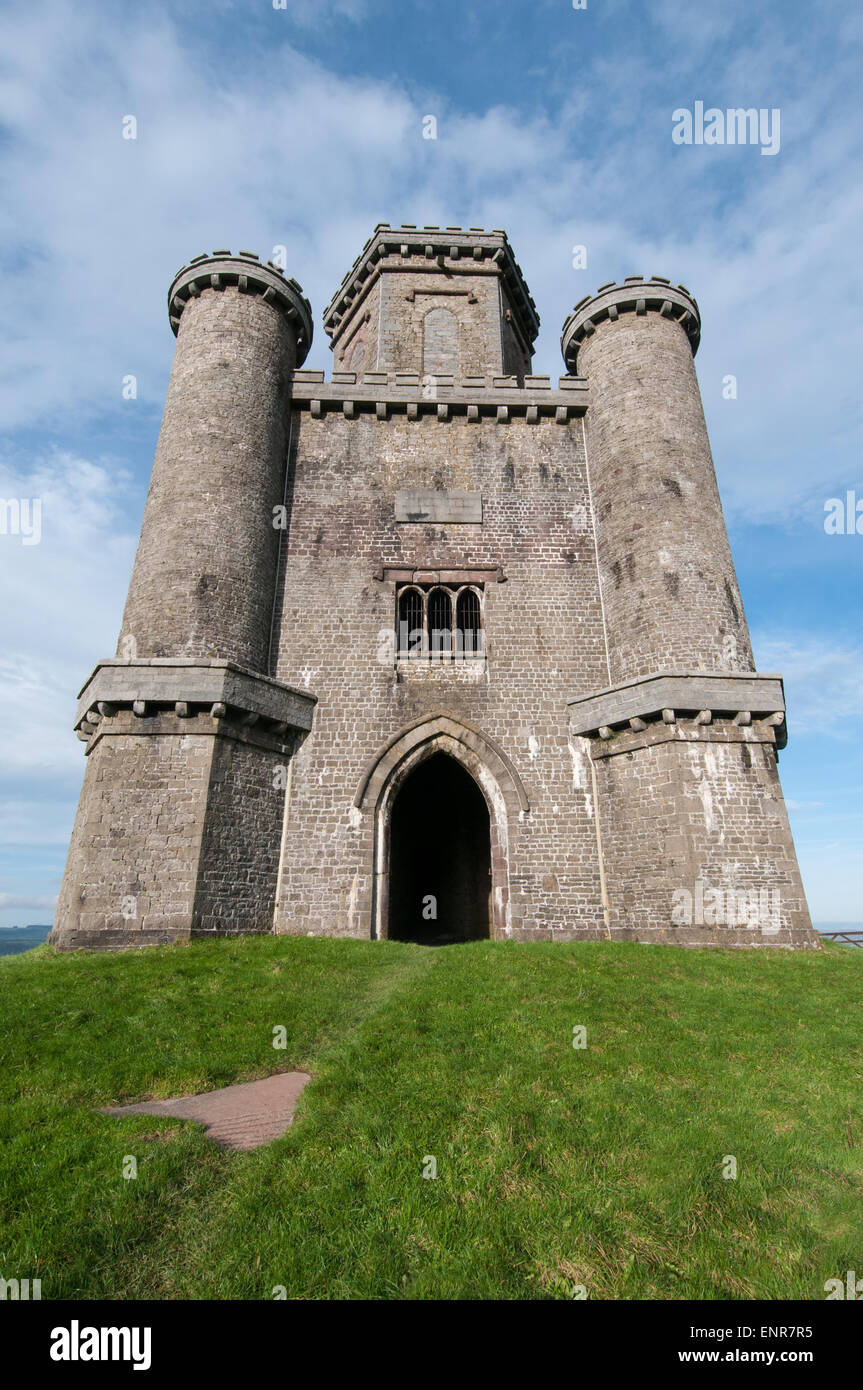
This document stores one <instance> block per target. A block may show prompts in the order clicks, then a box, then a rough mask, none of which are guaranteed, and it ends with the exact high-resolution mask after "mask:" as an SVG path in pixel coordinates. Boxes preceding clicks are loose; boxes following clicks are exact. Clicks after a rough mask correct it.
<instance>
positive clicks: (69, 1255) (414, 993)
mask: <svg viewBox="0 0 863 1390" xmlns="http://www.w3.org/2000/svg"><path fill="white" fill-rule="evenodd" d="M861 996H863V951H858V950H851V949H847V948H842V947H827V948H826V949H825V950H824V951H823V952H819V953H818V954H810V953H790V952H785V951H751V952H743V951H738V952H730V951H729V952H724V951H685V950H679V949H676V948H673V947H668V946H656V947H653V946H638V945H610V944H585V945H564V944H552V945H535V946H526V945H522V946H517V945H512V944H509V943H489V942H480V943H475V944H472V945H465V946H458V947H451V948H448V949H436V950H429V949H424V948H422V947H418V946H408V945H399V944H397V943H368V942H357V941H326V940H310V939H307V938H287V937H280V938H264V939H247V940H243V941H219V942H213V943H199V944H193V945H191V946H188V947H183V948H164V949H157V950H149V951H144V952H130V953H127V954H123V955H99V956H91V955H86V954H83V953H78V954H74V955H65V956H57V955H55V954H54V953H53V952H52V951H51V949H50V948H49V947H42V948H40V949H39V950H37V951H34V952H31V953H29V954H28V955H25V956H17V957H14V956H13V957H9V958H5V959H0V1039H2V1043H0V1046H2V1069H1V1070H0V1098H2V1101H3V1105H2V1108H0V1275H3V1276H4V1277H6V1278H10V1277H18V1278H28V1277H29V1278H41V1280H42V1296H43V1298H109V1299H110V1298H189V1299H196V1298H238V1299H261V1298H270V1297H271V1296H272V1290H273V1288H274V1286H276V1285H284V1286H285V1288H286V1289H287V1295H288V1297H289V1298H295V1297H297V1298H374V1299H379V1298H383V1299H391V1298H409V1299H428V1298H448V1299H451V1298H476V1299H488V1298H506V1299H533V1298H561V1297H570V1296H571V1290H572V1286H573V1285H574V1284H583V1285H584V1286H585V1287H586V1290H587V1293H588V1296H589V1297H591V1298H600V1299H630V1298H651V1299H678V1298H696V1299H717V1298H731V1299H748V1298H804V1299H823V1298H824V1290H823V1286H824V1283H825V1280H827V1279H828V1278H832V1277H834V1276H839V1277H844V1272H845V1271H846V1270H848V1269H856V1270H863V1220H861V1215H860V1213H861V1197H863V1122H861V1107H860V1099H861V1040H860V1016H861V1014H860V1005H861ZM280 1024H281V1025H284V1027H285V1028H286V1029H287V1035H288V1047H287V1050H285V1051H276V1050H274V1048H273V1046H272V1039H273V1029H274V1027H275V1026H276V1025H280ZM577 1024H583V1025H585V1026H586V1028H587V1043H588V1046H587V1048H586V1049H584V1050H576V1049H574V1048H573V1046H572V1037H573V1031H572V1030H573V1026H574V1025H577ZM293 1067H301V1068H304V1069H306V1070H308V1071H310V1072H311V1073H312V1075H313V1077H314V1080H313V1082H312V1084H311V1085H310V1086H308V1087H307V1089H306V1091H305V1092H304V1095H303V1097H302V1099H301V1101H300V1105H299V1109H298V1112H297V1118H296V1120H295V1123H294V1126H293V1127H292V1129H291V1130H289V1131H288V1133H287V1134H286V1135H285V1136H284V1137H283V1138H281V1139H279V1140H277V1141H276V1142H275V1143H272V1144H270V1145H268V1146H266V1147H265V1148H262V1149H258V1150H256V1151H254V1152H252V1153H248V1154H237V1153H229V1152H225V1151H223V1150H220V1149H218V1148H217V1147H216V1146H215V1145H214V1144H212V1143H211V1142H210V1141H209V1140H207V1139H205V1138H204V1137H203V1132H202V1130H201V1128H200V1126H198V1125H195V1124H191V1123H187V1122H181V1121H178V1120H170V1119H162V1118H155V1117H152V1116H146V1115H144V1116H134V1117H129V1118H127V1119H115V1118H112V1117H109V1116H104V1115H100V1114H98V1113H97V1112H96V1108H97V1107H99V1106H102V1105H109V1104H122V1103H128V1102H131V1101H134V1100H141V1099H146V1098H151V1097H157V1098H164V1097H167V1096H172V1095H179V1094H188V1093H189V1092H192V1091H196V1090H202V1089H213V1088H216V1087H220V1086H225V1085H228V1084H230V1083H231V1082H234V1081H247V1080H251V1079H254V1078H256V1077H260V1076H265V1075H268V1074H269V1073H270V1072H272V1071H282V1070H289V1069H291V1068H293ZM127 1154H132V1155H134V1156H135V1157H136V1158H137V1160H138V1177H137V1179H136V1180H133V1181H126V1180H124V1178H123V1176H122V1169H123V1160H124V1156H125V1155H127ZM426 1155H434V1156H435V1158H436V1160H437V1173H438V1175H437V1178H436V1179H434V1180H430V1179H424V1178H423V1176H422V1171H423V1160H424V1158H425V1156H426ZM725 1155H734V1156H735V1157H736V1159H737V1163H738V1176H737V1179H736V1180H733V1181H730V1180H726V1179H724V1178H723V1176H722V1164H723V1157H724V1156H725Z"/></svg>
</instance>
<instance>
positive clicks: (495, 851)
mask: <svg viewBox="0 0 863 1390" xmlns="http://www.w3.org/2000/svg"><path fill="white" fill-rule="evenodd" d="M437 754H444V755H446V757H447V759H448V760H450V761H452V762H455V763H456V764H457V765H458V767H459V769H460V770H461V771H463V772H464V773H465V774H466V775H467V776H468V778H469V779H470V781H472V782H473V784H474V786H475V787H476V789H477V790H478V791H479V792H480V794H481V795H482V797H483V800H484V801H485V806H486V815H487V816H488V821H489V838H490V845H491V849H490V859H491V904H490V908H489V918H490V926H489V927H487V928H486V930H485V934H486V935H489V936H492V937H494V938H496V939H502V938H505V937H508V936H510V935H511V932H512V927H511V918H510V888H509V857H510V840H511V835H512V832H513V830H515V831H516V832H517V828H518V826H519V825H520V823H521V822H522V820H523V819H524V818H525V817H526V816H527V815H528V814H529V812H530V803H529V801H528V799H527V794H526V792H525V789H524V786H523V784H522V781H521V778H520V777H519V775H518V773H517V771H516V769H515V767H514V766H513V764H512V762H511V761H510V759H509V758H508V757H507V755H506V753H505V752H504V750H503V749H502V748H501V747H500V746H499V745H498V744H496V743H495V741H494V740H493V739H492V738H490V737H489V735H488V734H485V733H483V732H482V731H481V730H480V729H477V728H476V727H475V726H473V725H470V724H465V723H464V722H462V721H461V720H457V719H455V718H453V716H452V715H450V714H449V713H448V712H445V711H441V712H440V713H439V714H431V715H423V716H421V717H420V718H418V719H414V720H412V721H411V723H410V724H406V725H404V726H403V727H402V728H401V729H400V730H398V731H397V732H396V733H394V734H393V735H392V737H391V738H390V739H389V741H388V742H387V743H386V744H385V745H384V747H383V748H382V749H381V750H380V751H379V752H378V753H376V754H375V756H374V757H373V758H372V759H371V760H370V761H369V762H368V763H367V764H366V766H365V769H364V770H363V773H362V775H361V777H360V780H359V784H358V786H357V790H356V793H355V795H354V802H353V809H354V812H355V813H356V816H357V820H356V822H355V824H356V825H357V826H358V828H359V827H361V826H362V825H363V821H364V813H371V824H369V825H368V828H369V830H370V831H371V837H370V838H371V843H370V845H369V848H370V850H371V864H370V867H371V870H372V874H371V878H372V883H371V888H372V893H371V903H370V905H369V906H370V912H369V918H370V920H369V926H370V928H371V930H370V936H371V937H372V939H376V940H380V939H381V938H385V937H387V936H389V935H390V910H389V898H390V881H391V872H390V866H391V854H390V849H391V844H392V829H393V806H394V804H395V802H396V799H397V797H398V794H399V792H400V791H401V789H402V787H404V786H405V785H406V783H407V782H408V781H409V779H410V778H411V777H412V776H413V774H414V772H416V771H417V770H418V769H420V768H421V767H422V765H423V764H424V763H425V762H426V761H430V760H431V759H432V758H433V757H434V756H435V755H437ZM462 786H464V784H462ZM437 804H438V805H439V804H440V802H438V803H437ZM425 816H426V827H425V828H426V833H427V834H428V833H429V832H430V831H431V830H433V826H432V825H431V823H430V821H429V818H428V807H426V811H425ZM366 824H368V822H366ZM414 844H416V839H414ZM482 852H483V853H484V851H482ZM480 882H483V880H480ZM438 921H439V922H440V921H441V918H440V916H438ZM474 921H475V919H474ZM393 926H395V921H393ZM442 930H443V929H441V931H442ZM457 939H461V940H467V939H468V938H467V937H465V936H462V937H461V938H457Z"/></svg>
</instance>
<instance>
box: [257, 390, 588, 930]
mask: <svg viewBox="0 0 863 1390" xmlns="http://www.w3.org/2000/svg"><path fill="white" fill-rule="evenodd" d="M291 433H292V446H291V480H290V485H289V491H290V501H291V514H290V525H289V532H288V534H287V536H286V537H285V540H284V544H283V557H282V558H283V567H282V574H281V579H280V585H279V589H280V594H281V605H280V611H279V613H278V630H279V642H278V666H277V669H276V672H275V674H276V675H277V676H278V677H279V679H288V673H289V678H290V681H291V682H292V683H293V684H296V685H299V686H300V687H305V688H307V689H309V690H313V691H314V693H315V694H316V695H317V697H318V705H317V708H316V712H315V723H314V728H313V730H312V732H311V734H310V735H309V737H308V739H307V740H306V741H305V742H304V744H303V746H302V748H301V749H300V750H299V752H298V753H297V755H296V758H295V763H294V770H293V783H292V791H291V805H290V814H289V819H288V825H287V830H286V836H285V844H284V857H283V868H282V874H283V877H282V894H281V899H280V903H279V909H278V914H277V925H278V929H279V930H282V931H304V932H305V931H313V932H315V933H323V934H332V935H339V934H351V935H358V936H369V935H370V934H371V929H372V917H371V914H372V905H373V904H372V899H373V847H374V842H375V824H374V821H375V816H374V810H373V808H370V807H368V806H364V807H363V808H362V809H358V808H356V807H355V806H354V804H353V802H354V797H355V793H356V790H357V786H358V783H359V782H360V779H361V776H362V773H363V770H364V768H365V767H366V765H367V764H368V763H369V761H370V760H373V759H374V758H375V756H376V755H377V754H379V753H380V751H381V749H382V747H383V745H384V744H385V742H386V741H387V740H388V739H389V738H391V737H392V736H393V735H394V734H395V733H397V732H398V731H399V730H400V729H401V728H403V727H404V726H405V725H407V724H409V723H411V722H412V721H415V720H417V719H421V718H422V717H424V716H425V717H431V716H433V715H435V714H438V713H440V712H446V713H447V714H448V715H449V716H450V717H451V718H452V719H453V720H454V721H456V722H460V723H461V724H463V725H465V726H470V727H475V728H478V729H480V730H481V731H482V732H483V734H485V735H487V736H488V737H490V738H491V739H493V740H494V741H495V743H496V744H497V745H498V746H499V748H500V749H501V750H502V751H503V752H504V753H505V754H506V755H507V756H508V757H509V758H510V759H511V761H512V764H513V766H514V767H515V769H516V770H517V773H518V776H519V777H520V778H521V780H522V782H523V785H524V788H525V791H526V793H527V797H528V800H529V803H530V809H529V811H528V812H526V813H522V814H519V813H517V812H515V813H511V814H510V816H509V819H510V821H511V824H510V825H509V827H508V829H509V863H508V870H509V892H510V898H509V905H510V910H509V921H508V928H509V931H510V932H511V934H512V935H513V936H515V937H522V936H523V937H525V938H526V939H544V938H553V937H554V936H556V935H560V934H562V933H564V932H569V931H570V930H572V929H573V926H574V924H577V926H578V930H579V931H582V932H584V933H589V932H590V931H591V930H597V931H601V924H602V910H601V895H600V891H599V875H598V864H597V854H596V839H595V828H594V824H593V820H592V803H591V790H590V786H589V782H588V783H584V782H583V781H580V780H579V776H580V772H579V771H578V770H576V769H575V767H574V763H573V757H572V753H571V751H570V747H569V742H568V737H567V729H566V718H565V715H564V713H563V710H564V706H565V702H566V699H567V697H568V696H569V695H571V694H572V693H573V692H574V691H582V692H584V693H587V692H588V691H590V690H593V689H596V688H597V687H598V686H602V685H604V684H607V679H608V672H607V665H606V659H605V652H604V644H603V634H602V617H601V612H600V605H599V596H598V592H597V588H596V578H595V574H596V569H595V558H594V553H593V534H592V528H591V524H590V511H589V498H588V492H587V480H586V474H585V468H584V447H583V431H582V423H581V419H580V418H578V417H573V418H571V419H569V420H568V422H567V423H566V424H559V423H557V422H556V420H555V419H554V418H553V417H547V416H546V417H544V418H541V419H540V420H538V421H537V422H536V423H535V424H529V423H527V421H526V420H525V419H524V418H523V417H522V418H512V419H510V420H509V421H507V422H506V423H502V424H497V423H496V421H495V419H494V417H488V416H486V417H484V418H483V419H481V420H479V421H476V422H471V421H469V420H468V419H467V418H466V417H465V415H464V414H462V415H460V416H454V417H453V418H450V419H447V420H443V421H441V420H439V419H438V418H437V417H436V416H435V415H432V414H425V415H422V416H420V418H419V419H417V420H409V419H407V418H406V416H405V415H403V414H402V415H397V414H395V413H393V414H392V415H391V416H390V418H389V419H387V420H379V419H377V418H375V416H373V415H371V414H362V415H360V416H358V417H357V418H356V419H353V420H351V419H345V418H344V417H343V416H342V415H341V413H338V412H336V411H332V412H330V413H326V414H324V415H323V417H322V418H320V419H314V418H312V417H311V416H310V414H309V412H307V411H303V412H299V411H297V412H295V413H294V417H293V422H292V431H291ZM408 488H426V489H428V488H436V489H438V490H441V491H446V490H454V491H467V492H481V494H482V505H483V522H482V524H481V525H478V524H452V525H439V526H427V525H423V524H420V525H416V524H403V523H402V524H400V523H397V522H396V521H395V498H396V493H397V492H398V491H399V490H402V489H408ZM387 566H406V567H408V568H413V567H415V568H417V569H423V568H424V567H430V568H431V569H432V570H433V571H438V570H439V569H447V568H450V567H451V568H453V569H462V568H470V567H475V568H477V569H483V568H486V569H489V570H492V571H494V570H495V569H496V568H497V567H498V566H500V567H502V569H503V573H504V574H505V582H503V583H501V582H489V583H487V584H486V585H485V629H486V650H487V660H486V662H484V663H483V662H480V663H476V662H465V663H463V664H461V665H460V666H459V665H458V664H456V665H452V666H434V665H431V664H422V665H421V664H420V663H412V662H407V663H406V662H398V663H396V662H395V661H394V660H393V658H392V648H391V646H390V647H388V645H387V638H388V636H389V634H390V633H391V632H392V631H393V629H394V626H395V588H396V586H395V583H394V581H393V580H391V579H382V578H379V577H376V575H377V574H378V573H379V571H380V570H381V568H382V567H387ZM430 833H433V827H430Z"/></svg>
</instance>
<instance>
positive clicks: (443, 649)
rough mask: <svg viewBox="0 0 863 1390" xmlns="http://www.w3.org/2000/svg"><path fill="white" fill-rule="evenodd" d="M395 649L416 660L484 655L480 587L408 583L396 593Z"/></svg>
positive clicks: (461, 658)
mask: <svg viewBox="0 0 863 1390" xmlns="http://www.w3.org/2000/svg"><path fill="white" fill-rule="evenodd" d="M396 624H397V632H396V649H397V651H398V654H399V656H400V657H403V658H404V657H411V658H413V659H414V660H418V659H421V658H424V659H426V660H428V659H429V658H433V659H437V660H444V661H448V660H452V659H455V660H472V659H474V658H477V657H484V656H485V642H484V632H483V594H482V586H481V585H464V586H461V587H459V588H449V587H448V586H447V585H443V584H435V585H423V584H406V585H404V587H402V588H399V589H398V590H397V592H396Z"/></svg>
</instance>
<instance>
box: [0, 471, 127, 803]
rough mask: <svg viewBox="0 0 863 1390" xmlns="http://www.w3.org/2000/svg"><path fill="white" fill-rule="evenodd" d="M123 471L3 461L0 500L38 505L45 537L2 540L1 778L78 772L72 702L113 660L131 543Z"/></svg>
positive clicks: (50, 777) (52, 777) (44, 778)
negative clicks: (103, 663)
mask: <svg viewBox="0 0 863 1390" xmlns="http://www.w3.org/2000/svg"><path fill="white" fill-rule="evenodd" d="M128 483H129V474H128V470H126V469H124V468H123V467H121V466H120V465H118V464H114V463H111V462H110V461H105V462H101V463H95V462H92V461H90V460H88V459H82V458H78V457H76V456H74V455H71V454H67V453H61V452H55V453H52V454H51V455H49V456H48V457H42V458H39V459H37V460H35V461H34V462H32V463H31V464H30V466H29V467H28V466H27V464H26V463H25V462H23V461H22V460H20V459H8V460H6V461H3V460H0V496H2V497H7V498H8V497H19V498H20V497H29V498H39V499H41V503H42V538H41V541H40V542H39V544H38V545H33V546H25V545H23V544H22V542H21V538H20V537H18V536H13V535H5V536H0V589H2V592H3V594H4V613H3V644H2V649H0V728H2V730H3V735H2V744H3V756H2V775H3V777H4V779H5V780H6V781H7V782H8V781H9V780H10V779H15V780H18V779H22V778H24V779H28V780H30V781H31V782H33V783H34V784H35V783H37V782H47V783H48V784H49V785H50V783H51V782H55V781H56V780H57V779H63V778H67V777H72V778H74V777H75V776H76V775H78V774H79V773H80V770H81V768H82V765H83V754H82V748H81V744H80V743H79V741H78V740H77V738H76V737H75V735H74V733H72V727H71V726H72V715H73V714H74V709H75V696H76V693H77V691H78V690H79V689H80V687H81V686H82V685H83V683H84V680H85V679H86V677H87V675H88V674H89V672H90V670H91V669H92V667H93V666H94V665H95V663H96V660H97V659H98V658H99V657H102V656H111V655H112V654H113V652H114V650H115V647H116V641H117V633H118V631H119V627H120V620H121V618H122V608H123V602H124V597H125V592H126V588H127V586H128V581H129V574H130V572H131V565H132V559H133V556H134V550H135V544H136V537H135V536H134V535H133V534H132V532H131V529H130V526H129V521H128V516H127V514H126V511H125V503H126V493H127V490H128Z"/></svg>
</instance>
